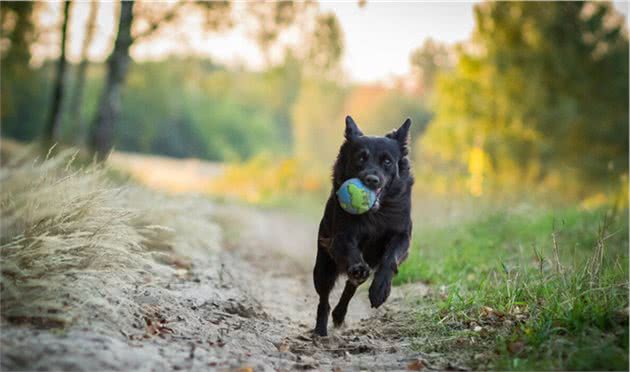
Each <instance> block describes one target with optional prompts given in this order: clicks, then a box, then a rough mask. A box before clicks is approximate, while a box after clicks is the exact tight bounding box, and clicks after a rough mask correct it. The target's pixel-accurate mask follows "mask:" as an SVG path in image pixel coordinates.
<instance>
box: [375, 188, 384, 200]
mask: <svg viewBox="0 0 630 372" xmlns="http://www.w3.org/2000/svg"><path fill="white" fill-rule="evenodd" d="M383 189H384V188H383V187H379V188H378V189H376V191H375V193H376V199H380V197H381V193H382V192H383Z"/></svg>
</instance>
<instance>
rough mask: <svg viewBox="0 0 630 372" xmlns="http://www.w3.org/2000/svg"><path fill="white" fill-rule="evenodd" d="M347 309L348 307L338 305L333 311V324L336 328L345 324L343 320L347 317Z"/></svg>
mask: <svg viewBox="0 0 630 372" xmlns="http://www.w3.org/2000/svg"><path fill="white" fill-rule="evenodd" d="M346 311H347V310H346V309H342V308H340V307H338V306H337V307H335V309H334V310H333V311H332V319H333V325H334V326H335V328H339V327H341V326H342V325H343V321H344V319H345V318H346Z"/></svg>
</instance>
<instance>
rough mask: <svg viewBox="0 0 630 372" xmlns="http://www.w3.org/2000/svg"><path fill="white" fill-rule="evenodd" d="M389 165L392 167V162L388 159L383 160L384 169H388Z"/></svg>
mask: <svg viewBox="0 0 630 372" xmlns="http://www.w3.org/2000/svg"><path fill="white" fill-rule="evenodd" d="M390 165H392V161H391V160H389V159H384V160H383V166H384V167H389V166H390Z"/></svg>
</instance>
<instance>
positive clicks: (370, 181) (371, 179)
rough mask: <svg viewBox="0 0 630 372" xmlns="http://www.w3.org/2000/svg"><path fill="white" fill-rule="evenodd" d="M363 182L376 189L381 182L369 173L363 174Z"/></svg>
mask: <svg viewBox="0 0 630 372" xmlns="http://www.w3.org/2000/svg"><path fill="white" fill-rule="evenodd" d="M363 183H365V186H367V187H369V188H371V189H377V188H378V187H379V185H380V183H381V180H380V178H378V177H377V176H375V175H373V174H370V175H367V176H365V179H364V180H363Z"/></svg>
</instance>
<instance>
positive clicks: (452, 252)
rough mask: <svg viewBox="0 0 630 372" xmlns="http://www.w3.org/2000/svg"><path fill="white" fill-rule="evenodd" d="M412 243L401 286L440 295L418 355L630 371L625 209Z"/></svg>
mask: <svg viewBox="0 0 630 372" xmlns="http://www.w3.org/2000/svg"><path fill="white" fill-rule="evenodd" d="M415 237H416V241H415V243H414V246H413V248H412V253H411V255H410V257H409V260H408V261H407V262H406V263H405V264H404V265H403V266H402V267H401V270H400V272H399V275H398V277H397V279H396V281H397V282H396V283H398V284H400V283H404V282H411V281H425V282H428V283H431V284H433V288H435V291H434V293H433V294H432V295H430V297H429V299H428V300H429V302H428V305H426V304H425V305H423V307H422V308H421V311H420V312H419V316H418V320H417V323H416V329H415V332H414V334H415V337H416V340H417V342H416V345H417V348H418V349H419V350H421V351H424V352H439V351H440V350H441V349H444V348H454V347H455V348H457V347H459V348H461V349H462V350H465V351H464V353H465V357H464V358H463V359H464V360H462V362H463V363H466V364H468V365H469V366H473V367H475V368H482V367H485V368H495V369H509V370H550V369H553V370H601V369H606V370H610V369H612V370H627V369H628V210H627V209H625V210H623V211H615V210H604V209H600V210H595V211H583V210H577V209H566V210H562V211H554V212H540V211H534V212H532V211H527V212H523V211H521V212H502V213H495V214H492V215H489V216H486V217H484V218H481V219H478V220H476V221H473V222H469V223H466V224H463V225H459V226H454V227H445V228H440V229H433V230H426V231H419V232H416V233H415ZM424 302H425V303H426V299H425V301H424ZM427 334H431V335H432V336H435V337H432V342H430V343H427V342H426V340H425V341H422V340H423V339H424V338H423V337H425V336H426V335H427Z"/></svg>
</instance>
